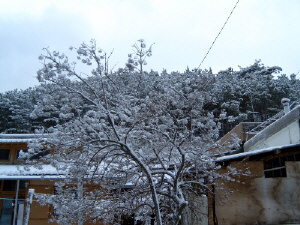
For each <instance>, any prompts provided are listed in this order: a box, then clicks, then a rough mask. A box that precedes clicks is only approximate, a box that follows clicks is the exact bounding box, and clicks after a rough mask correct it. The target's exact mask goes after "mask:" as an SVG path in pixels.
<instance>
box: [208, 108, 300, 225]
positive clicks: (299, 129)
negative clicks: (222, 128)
mask: <svg viewBox="0 0 300 225" xmlns="http://www.w3.org/2000/svg"><path fill="white" fill-rule="evenodd" d="M284 103H286V102H284ZM289 108H290V107H289V105H285V110H284V111H282V112H280V113H279V114H277V115H276V116H275V117H273V118H271V119H269V120H268V121H266V122H264V123H259V124H258V125H256V126H252V128H251V129H242V128H243V125H245V123H244V124H240V125H238V126H237V127H236V128H235V129H234V130H233V131H231V132H230V134H229V135H227V138H228V137H229V136H230V135H231V134H232V133H236V135H237V136H239V137H240V138H241V139H242V140H243V141H244V144H243V148H241V150H240V151H239V153H237V154H228V155H225V154H224V155H223V156H220V157H218V158H217V160H216V161H217V163H219V164H220V165H222V169H221V171H223V172H224V173H226V172H228V171H229V170H231V171H232V168H234V170H235V171H236V175H235V176H233V177H232V178H233V180H232V181H229V182H223V181H219V182H217V184H219V187H222V188H214V190H215V192H214V195H213V196H211V198H210V199H211V201H210V204H209V221H210V222H209V224H214V225H215V224H219V225H220V224H224V225H225V224H226V225H229V224H232V225H233V224H235V225H242V224H300V202H299V196H300V190H299V186H300V106H299V105H298V106H296V107H294V108H293V109H292V110H289ZM252 125H253V124H252ZM237 131H239V132H237ZM222 141H223V142H225V140H224V139H223V140H222ZM230 168H231V169H230ZM248 172H249V175H247V174H248ZM217 186H218V185H217ZM228 192H230V193H228ZM226 195H227V199H224V196H226Z"/></svg>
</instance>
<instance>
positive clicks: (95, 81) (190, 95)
mask: <svg viewBox="0 0 300 225" xmlns="http://www.w3.org/2000/svg"><path fill="white" fill-rule="evenodd" d="M70 50H71V53H70V54H74V52H75V54H76V55H77V56H76V61H75V62H74V61H71V60H70V59H69V57H68V56H67V55H65V54H63V53H60V52H57V51H50V50H49V49H45V50H44V52H43V54H42V55H41V56H40V57H39V60H40V62H41V63H42V65H43V66H42V68H41V69H40V70H39V71H38V72H37V78H38V80H39V82H40V85H39V86H37V87H34V88H29V89H26V90H13V91H8V92H6V93H2V94H0V105H1V106H0V110H1V112H0V117H1V118H0V132H1V133H33V132H39V133H46V134H47V139H46V140H45V139H41V140H39V141H38V142H33V143H31V144H30V151H28V152H24V153H23V154H21V155H22V157H23V158H24V159H30V158H31V159H32V155H34V154H39V153H40V152H41V150H42V151H45V152H49V151H51V152H52V154H48V155H47V154H41V155H43V157H42V158H40V159H39V160H37V161H34V160H28V163H29V164H34V165H36V166H38V165H42V164H45V163H48V164H49V163H50V164H51V165H53V166H54V167H56V168H57V170H58V171H62V173H65V174H68V179H66V180H64V181H62V182H59V183H57V192H56V195H41V196H37V197H38V198H39V199H40V201H41V202H42V203H48V204H51V205H53V206H54V208H55V209H56V210H57V211H56V216H55V217H54V218H53V219H54V220H55V221H57V222H58V223H59V224H74V223H76V224H84V222H86V221H97V220H104V222H107V223H113V224H118V221H121V220H122V218H117V217H118V216H117V215H134V217H135V218H136V224H153V223H154V222H153V221H155V224H159V225H161V224H191V222H190V220H191V217H189V216H188V215H187V213H186V209H187V208H189V209H190V211H191V214H193V216H196V217H197V216H199V215H200V214H201V212H200V213H199V212H194V211H195V210H196V209H197V208H199V207H195V206H193V204H196V200H195V199H196V197H195V196H202V195H206V194H207V192H208V191H209V188H210V185H211V184H212V183H213V182H214V180H215V179H218V178H219V177H220V176H225V175H224V174H222V175H220V174H218V172H217V171H218V169H219V167H218V165H217V164H215V163H214V161H213V160H214V154H213V152H211V151H210V150H211V149H212V148H215V147H216V145H217V140H218V139H219V138H220V137H222V136H223V135H224V134H226V133H227V132H228V131H229V130H231V128H232V127H234V126H235V125H236V124H238V123H239V122H241V121H264V120H266V119H267V118H269V117H271V116H272V115H274V114H276V113H277V112H279V111H280V110H282V106H281V104H280V101H281V99H282V98H284V97H288V98H290V99H291V101H296V100H298V98H299V93H300V92H299V91H300V81H299V80H298V79H297V78H296V75H294V74H292V75H290V76H287V75H285V74H281V68H280V67H278V66H271V67H268V66H265V65H264V64H263V63H262V62H261V61H255V62H254V63H253V64H252V65H250V66H248V67H245V68H242V67H240V68H239V69H238V70H233V69H232V68H228V69H227V70H223V71H219V72H217V73H214V72H213V70H212V69H208V70H197V69H194V70H193V69H192V70H191V69H189V68H187V69H186V70H185V72H183V73H180V72H167V71H166V70H164V71H162V72H161V73H158V72H155V71H151V70H150V71H146V70H145V66H146V64H147V62H146V61H147V60H148V58H149V57H151V55H152V46H150V47H147V46H146V43H145V42H144V41H143V40H139V41H137V43H136V44H135V45H134V46H133V52H132V53H131V54H129V55H128V60H127V63H126V65H125V67H124V68H120V69H118V70H116V71H114V72H111V71H110V68H109V67H108V65H109V58H110V56H111V55H110V54H106V53H105V52H104V51H103V50H102V49H98V48H97V46H96V42H95V41H93V40H92V41H91V42H90V43H89V44H85V43H83V44H82V45H81V46H79V47H78V48H70ZM148 61H149V60H148ZM82 71H83V72H82ZM237 144H238V143H237ZM218 147H220V146H218ZM235 172H236V171H232V173H235ZM227 175H228V179H230V176H231V174H227ZM227 175H226V176H227ZM67 184H68V185H67ZM70 184H71V185H70ZM97 185H98V186H99V185H100V186H101V188H94V189H92V190H91V189H90V188H88V187H90V186H93V187H95V186H97ZM125 186H126V187H129V186H130V188H126V189H125V188H124V187H125ZM67 187H70V188H69V189H68V188H67ZM74 189H76V190H77V191H76V194H75V193H74ZM67 190H69V191H67ZM192 199H193V200H192ZM199 204H201V203H199ZM118 219H120V220H118ZM123 219H124V218H123ZM193 219H194V220H197V218H193ZM74 220H75V222H74ZM147 221H148V222H147ZM149 221H150V222H149Z"/></svg>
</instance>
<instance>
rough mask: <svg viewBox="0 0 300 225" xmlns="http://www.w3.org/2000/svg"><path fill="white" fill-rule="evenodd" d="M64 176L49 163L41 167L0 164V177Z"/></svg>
mask: <svg viewBox="0 0 300 225" xmlns="http://www.w3.org/2000/svg"><path fill="white" fill-rule="evenodd" d="M64 176H65V175H64V174H62V173H59V172H58V171H57V169H56V168H55V167H53V166H51V165H42V166H41V169H38V168H36V167H34V166H31V165H30V166H28V165H0V179H48V178H56V179H57V178H63V177H64Z"/></svg>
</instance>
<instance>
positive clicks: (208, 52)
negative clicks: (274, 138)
mask: <svg viewBox="0 0 300 225" xmlns="http://www.w3.org/2000/svg"><path fill="white" fill-rule="evenodd" d="M239 1H240V0H238V1H237V2H236V3H235V6H234V7H233V9H232V10H231V12H230V14H229V16H228V17H227V19H226V21H225V23H224V25H223V26H222V28H221V30H220V31H219V33H218V35H217V36H216V38H215V40H214V41H213V43H212V44H211V46H210V48H209V49H208V51H207V53H206V55H205V56H204V58H203V59H202V61H201V63H200V65H199V66H198V68H197V70H199V69H200V67H201V65H202V63H203V62H204V60H205V59H206V57H207V55H208V54H209V52H210V50H211V49H212V47H213V46H214V44H215V42H216V40H217V38H218V37H219V36H220V34H221V32H222V31H223V29H224V27H225V25H226V24H227V22H228V20H229V18H230V17H231V15H232V13H233V11H234V10H235V8H236V6H237V4H238V3H239Z"/></svg>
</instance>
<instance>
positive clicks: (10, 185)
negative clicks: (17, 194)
mask: <svg viewBox="0 0 300 225" xmlns="http://www.w3.org/2000/svg"><path fill="white" fill-rule="evenodd" d="M0 184H1V185H0V191H16V190H17V180H2V181H0ZM25 189H26V181H25V180H20V183H19V190H25Z"/></svg>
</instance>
